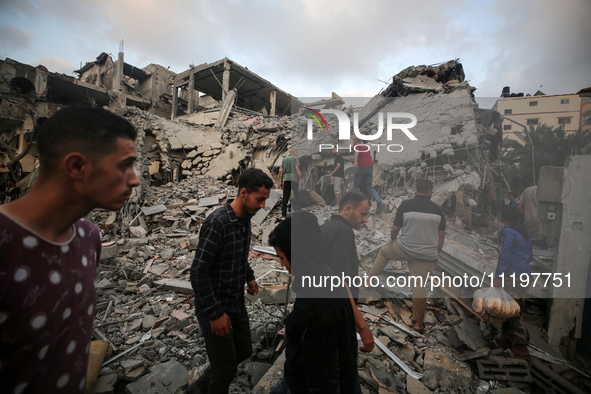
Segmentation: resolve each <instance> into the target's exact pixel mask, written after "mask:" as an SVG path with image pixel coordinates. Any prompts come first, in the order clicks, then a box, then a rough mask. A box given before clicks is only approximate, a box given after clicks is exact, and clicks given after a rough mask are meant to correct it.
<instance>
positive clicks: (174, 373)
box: [125, 360, 189, 394]
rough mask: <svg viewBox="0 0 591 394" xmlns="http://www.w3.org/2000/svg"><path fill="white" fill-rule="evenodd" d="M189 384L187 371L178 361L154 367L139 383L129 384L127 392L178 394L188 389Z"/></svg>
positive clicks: (134, 393) (130, 393) (129, 393)
mask: <svg viewBox="0 0 591 394" xmlns="http://www.w3.org/2000/svg"><path fill="white" fill-rule="evenodd" d="M188 383H189V378H188V377H187V370H186V369H185V367H183V365H182V364H181V363H179V362H178V361H176V360H170V361H168V362H166V363H163V364H158V365H154V366H153V367H151V368H150V373H149V374H147V375H146V376H144V377H142V378H141V379H139V380H138V381H137V382H134V383H131V384H128V385H127V386H126V387H125V391H126V392H127V393H128V394H146V393H150V394H151V393H154V394H168V393H171V394H173V393H177V392H178V390H179V389H183V388H186V386H187V385H188Z"/></svg>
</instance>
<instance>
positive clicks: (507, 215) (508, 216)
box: [501, 205, 521, 223]
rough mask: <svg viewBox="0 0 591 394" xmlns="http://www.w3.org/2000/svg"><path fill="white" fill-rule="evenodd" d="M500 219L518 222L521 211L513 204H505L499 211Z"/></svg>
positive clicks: (506, 221)
mask: <svg viewBox="0 0 591 394" xmlns="http://www.w3.org/2000/svg"><path fill="white" fill-rule="evenodd" d="M501 219H503V222H505V223H519V222H520V219H521V212H519V208H517V207H516V206H514V205H505V206H503V209H502V211H501Z"/></svg>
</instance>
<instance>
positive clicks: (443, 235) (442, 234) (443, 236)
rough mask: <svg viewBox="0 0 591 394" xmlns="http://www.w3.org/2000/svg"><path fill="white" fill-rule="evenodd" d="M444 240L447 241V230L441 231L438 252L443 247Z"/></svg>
mask: <svg viewBox="0 0 591 394" xmlns="http://www.w3.org/2000/svg"><path fill="white" fill-rule="evenodd" d="M443 242H445V230H443V231H440V232H439V244H438V245H437V253H438V254H439V253H440V252H441V249H443Z"/></svg>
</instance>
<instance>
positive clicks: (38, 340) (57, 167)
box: [0, 107, 139, 393]
mask: <svg viewBox="0 0 591 394" xmlns="http://www.w3.org/2000/svg"><path fill="white" fill-rule="evenodd" d="M135 138H136V131H135V129H134V128H133V126H132V125H131V124H130V123H129V122H128V121H127V120H125V119H124V118H121V117H119V116H116V115H114V114H112V113H111V112H109V111H106V110H103V109H97V108H90V107H71V108H66V109H62V110H60V111H58V112H56V113H55V115H53V116H52V117H51V118H50V119H49V120H47V121H46V122H45V123H44V124H43V126H42V128H41V129H40V130H39V132H38V134H37V147H38V152H39V161H40V168H39V176H38V178H37V181H36V182H35V184H34V185H33V187H32V188H31V190H30V191H29V192H28V193H27V194H25V195H24V196H23V197H22V198H20V199H18V200H15V201H14V202H12V203H10V204H5V205H1V206H0V387H1V388H2V389H1V390H2V392H6V393H54V392H60V393H62V392H63V393H83V392H84V389H85V387H86V370H87V365H88V352H89V348H90V339H91V334H92V322H93V319H94V313H95V303H96V290H95V287H94V282H95V279H96V269H97V265H98V260H99V255H100V248H101V239H100V233H99V231H98V229H97V228H96V227H94V226H93V225H92V224H91V223H90V222H88V221H86V220H84V219H81V218H83V217H84V216H86V215H87V214H88V213H89V212H90V211H91V210H92V209H94V208H105V209H111V210H116V209H119V208H121V207H123V205H124V204H125V202H126V201H127V200H129V198H130V196H131V192H132V189H133V188H134V187H136V186H138V185H139V180H138V178H137V176H136V174H135V171H134V168H133V164H134V162H135V159H136V148H135V142H134V141H135Z"/></svg>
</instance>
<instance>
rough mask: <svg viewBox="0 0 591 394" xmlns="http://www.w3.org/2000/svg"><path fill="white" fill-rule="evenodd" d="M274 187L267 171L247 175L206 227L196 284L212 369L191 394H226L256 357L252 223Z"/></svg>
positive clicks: (256, 288) (197, 260)
mask: <svg viewBox="0 0 591 394" xmlns="http://www.w3.org/2000/svg"><path fill="white" fill-rule="evenodd" d="M272 187H273V180H272V179H271V178H269V177H268V176H267V175H266V174H265V173H264V172H263V171H261V170H259V169H255V168H251V169H248V170H246V171H244V173H243V174H242V175H240V178H238V189H239V191H238V196H237V197H236V198H235V199H234V200H232V201H229V202H228V203H227V204H226V205H225V206H223V207H221V208H218V209H216V210H215V211H214V212H213V213H211V214H210V215H209V216H208V217H207V218H206V219H205V221H204V222H203V224H202V225H201V230H200V232H199V244H198V245H197V251H196V252H195V260H194V261H193V265H192V266H191V285H192V286H193V291H194V292H195V314H196V315H197V320H198V321H199V326H200V327H201V332H202V334H203V338H204V340H205V348H206V350H207V357H208V358H209V364H210V366H209V368H207V370H205V372H204V373H203V375H202V376H201V377H200V378H199V379H198V380H197V381H196V382H195V383H193V384H191V385H190V386H189V388H188V389H187V392H188V393H216V394H217V393H227V392H228V387H229V386H230V383H231V382H232V380H234V377H235V376H236V371H237V367H238V364H239V363H240V362H242V361H244V360H246V359H247V358H248V357H249V356H250V354H251V353H252V347H251V343H250V327H249V324H248V314H247V312H246V306H245V304H244V284H246V285H247V287H248V289H247V291H248V293H250V294H253V295H255V294H257V292H258V291H259V285H258V284H257V282H256V280H255V278H254V272H253V270H252V268H250V264H249V263H248V252H249V250H250V238H251V230H250V218H251V217H252V216H254V215H255V214H256V213H257V212H258V210H259V209H261V208H264V207H265V200H266V199H267V198H269V193H270V192H271V188H272Z"/></svg>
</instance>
